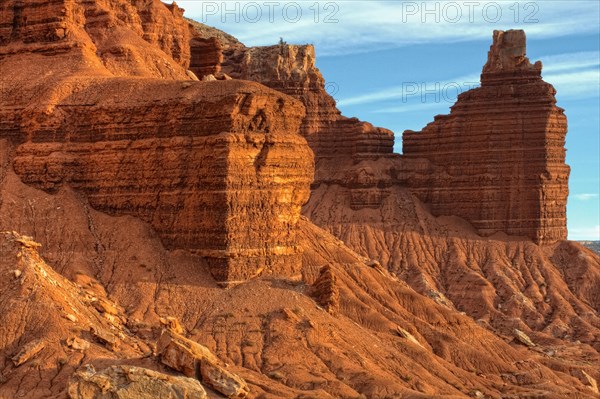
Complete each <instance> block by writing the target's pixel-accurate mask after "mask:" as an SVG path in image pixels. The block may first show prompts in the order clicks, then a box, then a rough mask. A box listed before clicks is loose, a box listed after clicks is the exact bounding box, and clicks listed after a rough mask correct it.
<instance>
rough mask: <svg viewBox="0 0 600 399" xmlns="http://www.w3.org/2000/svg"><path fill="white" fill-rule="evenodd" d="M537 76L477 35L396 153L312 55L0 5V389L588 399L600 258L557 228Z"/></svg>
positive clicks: (139, 20) (131, 9) (561, 168)
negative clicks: (440, 110) (441, 105)
mask: <svg viewBox="0 0 600 399" xmlns="http://www.w3.org/2000/svg"><path fill="white" fill-rule="evenodd" d="M541 70H542V65H541V63H534V64H531V63H530V62H529V60H528V59H527V57H526V51H525V34H524V32H522V31H509V32H499V31H498V32H495V33H494V38H493V43H492V46H491V48H490V53H489V57H488V63H487V64H486V65H485V66H484V69H483V74H482V86H481V87H480V88H478V89H475V90H472V91H469V92H467V93H464V94H463V95H461V96H460V98H459V99H458V102H457V104H456V105H455V106H454V107H453V108H452V111H451V113H450V115H447V116H438V117H436V118H435V121H434V122H433V123H431V124H430V125H428V126H427V127H425V128H424V129H423V131H422V132H405V134H404V155H398V154H393V151H392V148H393V141H394V137H393V133H392V132H390V131H389V130H386V129H382V128H377V127H374V126H372V125H370V124H368V123H365V122H361V121H359V120H357V119H355V118H346V117H344V116H342V115H341V114H340V112H339V111H338V110H337V108H336V106H335V101H334V100H333V99H332V98H331V97H330V96H329V95H328V94H327V93H326V91H325V89H324V87H325V80H324V78H323V77H322V76H321V74H320V72H319V71H318V69H317V68H316V67H315V50H314V49H313V48H312V46H291V45H287V44H281V45H276V46H269V47H259V48H249V47H246V46H244V45H243V44H242V43H240V42H239V41H237V40H236V39H235V38H233V37H231V36H229V35H227V34H225V33H223V32H220V31H217V30H215V29H212V28H209V27H206V26H203V25H201V24H197V23H194V22H190V21H188V20H186V19H185V18H183V11H182V10H181V9H180V8H178V7H177V6H176V5H165V4H163V3H161V2H160V1H158V0H134V1H129V0H128V1H125V0H90V1H85V2H74V1H71V0H57V1H52V2H50V1H48V2H40V1H33V0H24V1H19V0H7V1H4V2H3V3H2V4H0V71H1V72H2V73H1V75H0V79H1V83H2V84H1V85H0V231H2V233H1V234H0V252H1V253H0V275H1V276H2V278H1V279H0V320H1V323H0V397H2V398H13V397H28V398H55V397H56V398H65V397H68V398H81V399H83V398H86V399H87V398H108V397H110V398H113V397H119V398H155V397H165V398H167V397H179V398H204V397H206V398H220V397H228V398H257V399H258V398H263V399H275V398H298V399H301V398H304V399H308V398H311V399H312V398H357V399H358V398H381V399H383V398H400V397H402V398H464V397H475V398H597V397H598V396H599V391H598V381H600V371H599V370H600V368H599V367H598V365H600V340H599V337H600V317H599V313H598V312H599V311H600V258H599V256H598V255H597V254H596V253H594V252H593V251H590V250H589V249H586V248H585V247H583V246H582V245H580V244H577V243H574V242H569V241H566V240H565V239H566V216H565V215H566V212H565V210H566V208H565V207H566V199H567V194H568V189H567V180H568V174H569V168H568V166H567V165H565V163H564V154H565V152H564V139H565V135H566V129H567V128H566V119H565V117H564V115H563V111H562V110H561V109H560V108H558V107H556V105H555V98H554V94H555V91H554V89H553V88H552V86H551V85H549V84H548V83H545V82H544V81H543V80H542V78H541ZM442 149H444V150H445V151H443V152H442V151H441V150H442Z"/></svg>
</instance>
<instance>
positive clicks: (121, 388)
mask: <svg viewBox="0 0 600 399" xmlns="http://www.w3.org/2000/svg"><path fill="white" fill-rule="evenodd" d="M67 392H68V395H69V398H70V399H104V398H119V399H151V398H180V399H204V398H207V397H208V396H207V395H206V391H205V390H204V388H203V387H202V385H201V384H200V383H199V382H198V381H197V380H195V379H193V378H187V377H174V376H170V375H167V374H162V373H159V372H156V371H153V370H148V369H145V368H141V367H134V366H111V367H109V368H107V369H105V370H102V371H98V372H96V370H94V368H93V367H92V366H90V365H88V366H87V368H86V369H85V370H83V371H79V372H77V373H75V374H74V375H73V377H72V378H71V380H70V381H69V386H68V390H67Z"/></svg>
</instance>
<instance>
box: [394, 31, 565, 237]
mask: <svg viewBox="0 0 600 399" xmlns="http://www.w3.org/2000/svg"><path fill="white" fill-rule="evenodd" d="M525 48H526V46H525V33H524V32H523V31H508V32H502V31H495V32H494V43H493V45H492V47H491V49H490V52H489V55H488V61H487V63H486V65H485V66H484V68H483V73H482V75H481V87H480V88H477V89H474V90H470V91H468V92H466V93H463V94H461V95H460V96H459V98H458V101H457V102H456V104H455V105H454V106H453V107H452V112H451V113H450V115H446V116H437V117H436V119H435V121H434V122H432V123H430V124H429V125H427V127H426V128H425V129H423V131H421V132H411V131H407V132H405V133H404V137H403V153H404V158H406V159H410V160H414V159H419V158H422V159H425V160H427V161H428V165H427V168H426V169H425V170H422V169H417V170H415V171H414V172H412V173H411V174H410V176H408V177H407V179H406V184H407V185H408V186H409V187H411V191H412V192H414V193H415V194H416V195H417V197H419V198H420V199H421V200H422V201H423V202H425V203H427V204H429V205H430V206H431V211H432V213H433V214H434V215H455V216H460V217H463V218H465V219H466V220H468V221H469V222H471V224H473V226H475V227H476V228H477V229H478V230H479V232H480V233H481V234H483V235H490V234H493V233H496V232H500V231H501V232H505V233H508V234H512V235H517V236H527V237H530V238H531V239H533V240H534V241H535V242H537V243H553V242H556V241H557V240H564V239H566V238H567V222H566V206H567V196H568V193H569V190H568V178H569V167H568V166H567V165H566V164H565V148H564V146H565V135H566V133H567V120H566V117H565V115H564V113H563V110H562V109H561V108H558V107H557V106H556V99H555V97H554V95H555V93H556V91H555V90H554V88H553V87H552V85H550V84H548V83H546V82H544V81H543V80H542V77H541V71H542V65H541V63H540V62H537V63H536V64H535V65H531V64H530V62H529V60H528V59H527V57H526V55H525Z"/></svg>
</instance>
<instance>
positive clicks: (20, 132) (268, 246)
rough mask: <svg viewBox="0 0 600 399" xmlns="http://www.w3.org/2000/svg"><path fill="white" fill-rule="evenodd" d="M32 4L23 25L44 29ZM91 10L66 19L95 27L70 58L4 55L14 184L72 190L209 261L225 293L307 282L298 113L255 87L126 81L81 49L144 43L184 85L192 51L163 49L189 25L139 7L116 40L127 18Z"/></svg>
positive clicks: (305, 191)
mask: <svg viewBox="0 0 600 399" xmlns="http://www.w3.org/2000/svg"><path fill="white" fill-rule="evenodd" d="M26 4H27V5H25V6H23V7H22V9H23V11H22V15H37V14H35V13H33V11H32V10H36V9H37V8H36V4H37V3H26ZM52 4H54V3H52ZM61 4H62V3H61ZM85 4H86V5H85V7H84V6H81V7H80V6H78V5H76V4H75V3H73V4H71V5H72V11H73V13H72V14H73V15H75V14H77V15H79V14H81V15H87V17H86V23H85V24H84V26H85V28H86V33H85V34H86V35H87V36H86V38H87V39H86V40H87V41H86V40H84V39H80V38H78V36H77V33H73V35H67V38H66V39H64V40H65V43H66V42H68V41H69V40H72V41H74V42H75V43H76V45H75V47H72V48H70V49H66V50H65V52H64V53H59V54H54V56H53V57H52V59H53V61H54V63H53V64H52V65H50V66H49V67H48V66H47V65H46V64H45V63H44V62H43V60H44V58H45V57H47V56H48V55H49V54H47V53H44V54H45V55H41V54H37V53H32V52H35V51H34V50H32V48H31V46H30V44H28V43H23V41H22V40H21V39H19V40H17V39H14V40H13V39H11V41H10V43H9V44H8V45H7V46H6V47H2V48H3V49H5V48H10V49H11V51H13V52H14V54H13V55H12V56H9V55H8V53H5V55H4V56H3V58H2V59H0V67H1V68H2V71H3V75H2V80H3V82H2V83H3V84H2V92H1V93H0V101H1V105H2V107H1V109H0V117H1V118H0V119H1V120H2V122H1V124H0V135H1V136H2V137H5V138H10V140H11V142H12V143H13V145H14V146H15V147H16V148H15V150H14V153H13V154H14V155H13V156H14V158H13V167H14V170H15V171H16V173H17V174H18V175H19V176H20V177H21V178H22V179H23V181H24V182H26V183H28V184H31V185H33V186H35V187H38V188H41V189H44V190H47V191H49V192H56V191H57V190H58V189H59V188H60V187H62V186H64V185H68V186H70V187H72V188H75V189H77V190H78V191H80V192H82V193H83V194H85V196H86V198H87V200H88V201H89V203H90V205H91V206H92V207H93V208H95V209H98V210H101V211H104V212H107V213H111V214H115V215H133V216H137V217H139V218H141V219H142V220H144V221H146V222H148V223H149V224H150V225H151V226H152V227H153V228H154V229H155V230H156V231H157V232H158V233H159V234H160V236H161V238H162V239H163V242H164V243H165V245H166V246H167V247H169V248H182V249H187V250H190V251H192V252H194V253H196V254H198V255H200V256H202V257H205V258H207V259H208V260H209V263H210V265H211V270H212V273H213V275H214V277H215V278H216V279H218V280H221V281H235V280H244V279H247V278H249V277H252V276H255V275H257V274H260V273H261V272H263V271H271V272H277V273H285V274H290V275H291V274H298V273H299V267H300V256H299V252H300V250H299V248H298V246H297V245H296V227H295V226H296V223H297V220H298V218H299V216H300V209H301V206H302V205H303V204H304V202H306V200H307V199H308V196H309V193H310V192H309V186H310V183H311V181H312V178H313V157H312V152H311V150H310V148H309V147H308V145H307V144H306V141H305V140H304V139H303V138H302V137H301V136H300V135H298V134H297V132H298V130H299V127H300V124H301V122H302V120H303V117H304V115H305V110H304V107H303V106H302V104H301V103H300V102H299V101H297V100H294V99H293V98H291V97H288V96H286V95H284V94H282V93H278V92H276V91H274V90H271V89H268V88H266V87H264V86H261V85H259V84H257V83H250V82H242V81H230V82H207V83H203V82H193V83H192V82H189V81H185V82H184V81H178V82H173V81H169V80H165V79H162V80H158V79H154V77H155V76H162V75H161V73H160V71H158V70H157V71H154V70H153V69H152V68H151V66H152V64H147V63H141V65H143V68H144V73H143V74H142V75H143V76H148V77H151V78H144V79H140V78H134V77H131V76H132V75H133V76H138V75H140V74H141V72H140V71H139V70H137V69H131V68H129V65H130V63H131V62H132V61H131V60H130V59H129V57H128V56H125V57H124V59H126V60H127V62H120V61H118V60H119V59H118V57H117V58H111V57H109V56H105V53H101V54H100V55H97V53H94V54H92V55H90V54H89V53H87V52H86V50H85V49H84V50H83V51H82V50H81V48H79V47H78V46H79V45H80V44H81V46H83V47H85V46H87V45H89V42H90V41H91V42H94V43H95V44H98V43H100V42H102V43H104V45H105V44H106V42H105V41H103V40H105V39H106V38H110V37H111V35H113V34H114V35H117V36H118V38H119V40H118V44H119V46H121V47H122V46H126V45H127V43H129V42H128V41H127V40H124V39H123V37H126V38H136V39H135V41H134V40H133V39H132V41H131V43H132V45H133V44H135V45H136V46H137V43H138V42H139V41H143V42H144V43H146V44H145V45H147V46H151V47H152V48H153V49H154V50H153V51H154V52H155V53H156V52H160V53H162V56H163V57H167V58H170V59H171V63H170V64H165V65H166V67H167V69H169V70H171V71H173V75H168V76H163V77H166V78H169V79H170V78H173V77H177V76H185V79H188V77H187V75H186V73H185V71H186V69H185V68H186V67H187V66H186V65H187V64H189V62H190V60H189V58H188V59H185V57H186V54H190V52H189V43H188V44H187V45H188V50H186V51H183V50H182V51H179V52H176V51H174V50H173V48H174V47H177V46H178V44H177V45H176V43H178V42H177V40H178V39H177V36H176V35H175V34H173V35H170V36H169V37H170V40H171V41H169V40H166V39H164V38H163V37H162V35H166V34H168V32H171V31H170V30H169V27H170V26H176V27H177V29H175V32H177V31H179V29H184V30H185V29H189V28H188V25H187V22H185V21H183V19H182V18H181V16H180V15H179V14H181V11H177V8H176V6H172V7H171V10H169V9H168V8H167V7H166V6H165V5H163V4H161V3H160V2H158V3H157V2H140V4H139V5H138V4H137V3H136V4H134V5H132V6H131V7H134V9H135V11H136V13H134V17H135V15H138V14H139V16H140V18H139V21H138V22H140V25H138V24H136V23H134V22H135V21H134V22H128V23H123V24H122V26H121V25H120V24H119V23H118V21H119V19H118V18H117V19H114V18H113V17H114V16H115V15H117V16H118V15H120V14H119V12H118V11H119V10H122V8H123V7H124V9H128V8H127V7H130V5H125V4H124V3H123V4H122V3H121V2H120V1H117V0H115V1H111V2H103V1H98V2H90V3H89V4H88V3H85ZM63 5H64V4H63ZM105 6H106V7H108V6H110V7H109V8H110V10H111V11H107V12H106V13H104V14H102V13H101V14H102V15H103V17H102V18H100V17H98V18H96V19H95V20H94V21H95V22H94V23H91V22H90V20H91V18H92V17H91V16H92V15H96V14H94V13H92V12H91V11H90V9H92V8H93V9H94V10H96V9H100V8H102V7H105ZM82 7H83V9H82ZM161 9H162V11H158V10H161ZM115 10H116V11H115ZM46 11H47V10H46ZM46 11H44V12H46ZM28 13H31V14H28ZM177 13H179V14H177ZM113 14H114V15H113ZM128 15H129V14H128ZM157 15H158V16H162V17H161V18H158V17H157ZM96 16H97V15H96ZM134 17H131V18H134ZM32 18H33V17H31V18H27V21H31V20H32ZM135 18H137V17H135ZM179 19H181V21H179ZM34 20H35V19H34ZM65 20H67V21H68V22H69V21H71V22H72V21H73V20H75V19H73V20H69V19H68V18H67V19H65ZM136 20H137V19H136ZM143 21H147V23H143ZM148 21H149V22H148ZM152 21H157V22H152ZM46 22H47V23H46V24H45V25H44V23H42V22H40V23H39V24H33V22H32V26H34V27H36V26H37V28H35V29H33V28H32V31H34V32H37V31H44V32H45V31H48V30H49V29H50V30H51V29H54V25H53V24H54V22H52V21H50V22H48V21H46ZM61 23H62V22H61ZM69 23H70V22H69ZM114 24H116V28H114V29H113V25H114ZM67 25H68V23H67ZM179 25H182V27H180V26H179ZM67 27H68V26H67ZM119 27H121V28H122V29H121V31H119ZM138 27H140V30H139V32H138V31H137V28H138ZM188 32H189V31H188ZM138 34H139V35H138ZM23 37H25V38H27V37H28V36H27V35H21V36H19V38H23ZM36 37H37V36H36ZM45 37H46V36H44V38H45ZM96 37H101V38H102V39H101V40H100V39H99V40H96ZM186 37H187V39H186V40H189V36H185V35H183V36H182V38H186ZM88 39H93V40H88ZM43 40H44V39H43V38H40V39H39V40H38V44H39V45H40V46H42V45H43ZM106 40H108V39H106ZM59 41H60V40H59ZM154 41H157V42H161V43H163V44H164V47H163V49H162V50H158V49H157V47H158V46H157V45H154V44H152V43H153V42H154ZM40 43H42V44H40ZM104 45H103V46H104ZM181 46H183V43H181ZM47 47H48V46H46V47H45V48H47ZM121 47H119V48H121ZM98 48H100V47H98ZM103 48H104V47H103ZM142 50H143V47H142ZM98 51H99V50H98ZM165 51H169V53H168V54H167V53H166V52H165ZM111 54H112V53H111ZM146 55H149V56H152V53H151V54H146ZM178 57H182V59H181V60H180V61H176V62H175V61H173V60H177V58H178ZM134 63H135V62H134ZM180 63H181V64H182V65H183V66H182V65H179V64H180ZM177 68H178V69H177ZM5 71H6V72H5ZM177 71H179V72H177ZM138 72H140V73H138ZM155 72H156V73H155ZM175 72H177V73H175ZM123 74H127V77H116V76H115V75H123ZM32 77H33V78H32ZM182 79H183V78H182ZM23 82H27V83H23Z"/></svg>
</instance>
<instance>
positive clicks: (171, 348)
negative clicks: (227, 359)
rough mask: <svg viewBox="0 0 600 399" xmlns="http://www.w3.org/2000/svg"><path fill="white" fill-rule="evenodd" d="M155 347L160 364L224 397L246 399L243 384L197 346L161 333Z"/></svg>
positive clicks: (177, 337)
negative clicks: (195, 379) (198, 381)
mask: <svg viewBox="0 0 600 399" xmlns="http://www.w3.org/2000/svg"><path fill="white" fill-rule="evenodd" d="M156 347H157V352H158V354H159V356H160V359H161V361H162V362H163V364H165V365H167V366H169V367H171V368H172V369H174V370H177V371H180V372H182V373H183V374H185V375H187V376H188V377H196V378H198V379H199V380H200V381H201V382H202V383H203V384H205V385H206V386H208V387H210V388H212V389H214V390H215V391H217V392H219V393H221V394H223V395H224V396H225V397H227V398H245V397H246V396H247V395H248V393H249V389H248V385H247V384H246V382H245V381H244V380H243V379H242V378H240V377H238V376H237V375H235V374H233V373H231V372H230V371H228V370H226V369H225V367H223V366H222V365H221V364H220V362H219V360H218V359H217V358H216V357H215V355H213V354H212V353H211V352H210V350H209V349H208V348H206V347H204V346H202V345H200V344H199V343H197V342H194V341H191V340H189V339H186V338H184V337H182V336H181V335H179V334H177V333H175V332H174V331H170V330H164V331H163V333H162V335H161V337H160V339H159V340H158V343H157V344H156Z"/></svg>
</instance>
